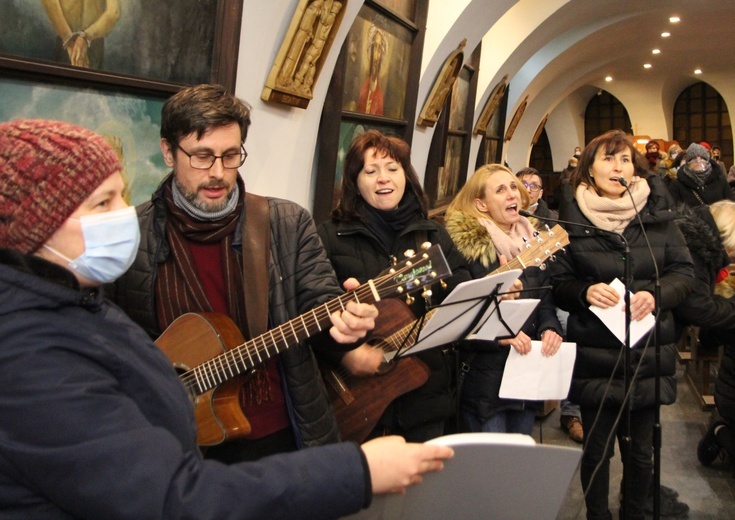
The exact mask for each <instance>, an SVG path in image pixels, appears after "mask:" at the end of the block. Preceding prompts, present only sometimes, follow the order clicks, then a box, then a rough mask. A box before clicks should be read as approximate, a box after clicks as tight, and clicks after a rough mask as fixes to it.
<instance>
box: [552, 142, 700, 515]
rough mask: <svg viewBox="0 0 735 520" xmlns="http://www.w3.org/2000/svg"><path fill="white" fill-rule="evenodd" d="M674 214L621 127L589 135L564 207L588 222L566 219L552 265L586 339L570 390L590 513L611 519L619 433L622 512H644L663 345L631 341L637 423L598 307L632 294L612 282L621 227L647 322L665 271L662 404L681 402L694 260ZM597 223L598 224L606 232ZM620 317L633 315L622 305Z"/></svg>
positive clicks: (635, 294) (619, 258) (560, 298)
mask: <svg viewBox="0 0 735 520" xmlns="http://www.w3.org/2000/svg"><path fill="white" fill-rule="evenodd" d="M621 179H624V183H621V182H620V180H621ZM623 184H626V185H627V186H628V188H627V189H626V187H625V186H624V185H623ZM628 189H629V190H630V191H629V192H628ZM636 213H638V215H636ZM675 216H676V212H675V211H673V207H672V205H671V200H670V197H669V196H668V194H667V193H666V188H665V186H664V184H663V180H662V179H661V178H660V177H659V176H658V175H654V174H651V172H650V170H648V168H647V164H646V160H645V158H644V157H643V156H642V154H641V153H640V152H638V151H637V150H636V148H635V145H634V144H633V142H632V141H631V140H630V138H629V136H627V135H626V134H625V133H623V132H621V131H619V130H613V131H610V132H607V133H605V134H603V135H601V136H598V137H596V138H595V139H593V140H592V141H590V143H589V144H588V145H587V147H586V148H585V150H584V152H582V157H581V158H580V161H579V167H578V168H577V170H576V171H575V173H574V175H573V177H572V182H571V185H570V186H568V187H567V189H565V191H564V198H563V200H562V205H561V206H560V208H559V217H560V219H563V220H565V221H568V222H571V223H573V224H576V223H579V224H583V225H585V226H586V227H585V228H578V227H576V226H574V225H573V224H569V225H567V226H566V230H567V231H568V233H569V238H570V243H569V246H568V247H566V248H565V252H563V253H561V254H559V255H557V257H556V262H552V263H551V264H550V266H549V270H550V274H551V284H552V286H553V296H554V301H555V302H556V305H557V306H559V307H560V308H561V309H563V310H565V311H567V312H569V318H568V320H567V336H566V337H567V341H570V342H575V343H576V344H577V358H576V361H575V365H574V373H573V375H572V384H571V388H570V390H569V398H570V399H571V400H573V401H574V402H576V403H578V404H579V406H580V409H581V412H582V422H583V423H584V425H585V432H584V435H585V438H584V454H583V455H582V463H581V466H580V477H581V481H582V488H583V489H584V492H585V503H586V506H587V518H588V519H590V520H592V519H612V514H611V512H610V509H609V492H610V482H609V480H610V459H611V458H612V456H613V451H614V440H615V438H616V437H617V439H618V441H619V445H620V453H621V454H622V455H623V457H622V458H623V461H624V465H623V479H624V481H625V486H624V495H626V496H624V500H623V501H622V503H621V514H620V517H621V518H626V519H643V518H645V512H644V509H645V507H646V495H647V492H648V489H649V483H650V481H651V479H652V472H653V460H652V457H653V431H654V422H655V417H656V409H655V405H656V393H655V390H654V389H655V377H654V375H655V365H656V349H654V348H653V344H649V345H648V346H646V344H647V343H648V339H649V338H650V334H649V335H647V336H646V337H644V338H642V339H641V341H639V342H638V343H637V344H636V345H631V347H634V348H631V349H630V357H629V359H628V361H629V365H628V366H627V368H626V371H627V373H628V374H633V373H634V372H635V377H634V378H632V379H631V380H629V383H630V395H629V400H627V403H628V405H629V409H630V421H627V420H626V419H624V418H621V419H620V420H618V416H619V414H620V413H621V410H622V409H623V407H624V404H625V403H626V391H625V390H626V388H625V385H624V370H623V367H622V363H624V361H623V351H624V349H625V346H624V344H623V343H622V342H621V341H620V340H619V339H618V338H617V337H616V336H615V335H614V334H613V333H612V332H611V331H610V330H609V329H608V327H607V326H606V324H605V323H603V322H602V321H601V320H600V319H599V318H598V317H597V315H596V314H595V313H593V312H592V308H593V307H598V308H600V309H609V308H611V307H613V306H615V305H617V304H618V303H619V302H620V301H621V299H624V295H623V294H620V293H619V292H618V291H617V290H616V289H615V288H614V287H613V286H611V282H612V281H613V280H615V279H618V280H620V281H625V279H626V277H625V274H626V272H625V271H626V266H625V262H624V261H623V257H624V253H625V242H623V240H622V239H621V238H620V237H617V236H616V234H620V235H622V236H623V237H625V239H626V241H627V243H628V244H629V246H630V254H629V258H630V264H629V265H630V269H631V273H630V274H631V281H630V282H629V284H628V290H629V291H630V293H631V295H630V317H631V320H632V321H639V320H641V319H643V318H644V317H646V316H648V315H649V314H650V313H651V312H653V311H654V307H655V303H656V302H655V300H654V292H655V286H656V284H655V283H654V280H655V278H656V275H657V274H658V281H659V283H660V289H661V299H660V301H659V302H658V305H659V311H658V318H659V320H660V333H659V335H658V341H659V343H660V354H661V357H660V360H661V365H660V366H661V378H660V382H661V392H660V394H659V397H660V403H661V404H671V403H673V402H674V400H675V399H676V341H677V340H678V337H677V336H676V330H675V324H674V320H673V317H672V309H674V308H675V307H676V306H677V305H678V304H680V303H681V302H683V301H684V300H685V299H686V298H687V296H688V295H689V293H690V291H691V289H692V287H693V283H694V273H693V268H692V259H691V256H690V255H689V251H688V249H687V246H686V242H685V241H684V238H683V237H682V234H681V232H680V231H679V230H678V228H677V226H676V223H675V221H674V218H675ZM638 217H640V219H639V218H638ZM641 227H643V230H645V235H644V233H643V230H642V229H641ZM590 228H598V229H599V232H598V231H597V230H595V229H590ZM649 243H650V247H651V249H649ZM651 255H654V258H652V257H651ZM654 261H655V262H656V266H655V267H654V264H653V262H654ZM616 312H618V311H616ZM619 319H620V320H621V321H623V320H624V316H623V312H622V311H620V318H619Z"/></svg>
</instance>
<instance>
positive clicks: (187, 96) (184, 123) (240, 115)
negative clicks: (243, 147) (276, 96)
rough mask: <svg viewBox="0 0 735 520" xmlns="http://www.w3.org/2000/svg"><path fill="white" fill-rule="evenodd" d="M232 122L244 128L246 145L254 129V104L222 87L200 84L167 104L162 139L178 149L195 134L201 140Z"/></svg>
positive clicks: (162, 119) (243, 139)
mask: <svg viewBox="0 0 735 520" xmlns="http://www.w3.org/2000/svg"><path fill="white" fill-rule="evenodd" d="M230 123H237V124H238V125H239V126H240V135H241V139H242V140H241V143H244V142H245V138H246V137H247V135H248V127H249V126H250V105H248V104H247V103H246V102H244V101H242V100H241V99H238V98H237V97H235V96H234V95H232V94H230V93H229V92H228V91H227V89H225V88H224V87H223V86H222V85H196V86H193V87H187V88H184V89H182V90H180V91H179V92H177V93H176V94H174V95H173V96H171V97H170V98H168V99H167V100H166V102H165V103H164V104H163V109H162V110H161V137H162V138H163V139H165V140H166V141H168V143H169V144H170V145H171V146H172V147H173V148H175V147H176V146H178V144H179V141H180V140H181V139H183V138H185V137H186V136H187V135H189V134H191V133H193V132H196V135H197V139H201V138H202V136H203V135H204V132H206V131H207V130H208V129H209V128H212V127H218V126H226V125H229V124H230Z"/></svg>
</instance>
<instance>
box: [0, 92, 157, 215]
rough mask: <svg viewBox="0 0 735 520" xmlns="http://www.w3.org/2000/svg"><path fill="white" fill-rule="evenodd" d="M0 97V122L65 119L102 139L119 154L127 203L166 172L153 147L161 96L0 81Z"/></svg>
mask: <svg viewBox="0 0 735 520" xmlns="http://www.w3.org/2000/svg"><path fill="white" fill-rule="evenodd" d="M0 99H2V100H3V102H2V103H0V121H11V120H13V119H19V118H43V119H53V120H59V121H66V122H69V123H73V124H76V125H79V126H83V127H85V128H88V129H90V130H92V131H94V132H97V133H98V134H101V135H102V136H104V137H105V138H107V139H108V141H109V142H111V143H112V144H113V148H115V149H116V150H117V151H118V155H121V158H122V163H123V167H124V175H125V180H126V183H127V186H128V190H129V193H130V203H131V204H134V205H137V204H140V203H142V202H144V201H146V200H149V199H150V196H151V194H152V193H153V191H154V190H155V189H156V187H157V186H158V184H159V183H160V182H161V180H162V179H163V177H165V175H166V174H167V173H168V168H167V167H166V164H165V163H164V162H163V157H162V155H161V149H160V147H159V142H160V133H159V132H160V128H161V107H162V106H163V102H164V101H165V97H162V96H160V95H152V96H136V95H132V94H126V93H123V92H116V91H108V90H101V89H93V88H82V89H80V88H74V87H69V86H64V85H58V84H54V83H50V82H40V81H34V80H28V79H24V78H2V79H0ZM80 107H84V108H83V109H81V108H80Z"/></svg>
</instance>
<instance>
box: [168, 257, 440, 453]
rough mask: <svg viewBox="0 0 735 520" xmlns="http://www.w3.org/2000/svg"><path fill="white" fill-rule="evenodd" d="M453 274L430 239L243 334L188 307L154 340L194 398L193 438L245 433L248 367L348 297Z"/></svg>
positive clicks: (384, 293)
mask: <svg viewBox="0 0 735 520" xmlns="http://www.w3.org/2000/svg"><path fill="white" fill-rule="evenodd" d="M451 274H452V271H451V269H450V268H449V266H448V265H447V261H446V259H445V258H444V254H443V253H442V250H441V248H440V246H438V245H434V246H431V247H429V248H428V249H426V250H425V251H421V252H419V253H418V254H416V255H414V256H413V257H411V258H407V259H405V260H404V261H403V262H401V263H397V264H396V265H394V266H392V267H390V268H389V269H387V270H386V271H384V272H383V273H381V274H380V275H378V276H377V277H376V278H374V279H372V280H368V282H367V283H365V284H363V285H361V286H360V287H358V288H356V289H354V290H352V291H348V292H346V293H345V294H343V295H341V296H338V297H337V298H334V299H332V300H330V301H328V302H325V303H322V304H321V305H319V306H318V307H316V308H314V309H312V310H311V311H309V312H307V313H304V314H302V315H300V316H298V317H296V318H293V319H292V320H289V321H287V322H286V323H283V324H282V325H279V326H278V327H276V328H275V329H272V330H270V331H268V332H266V333H264V334H261V335H260V336H258V337H255V338H253V339H250V340H247V341H246V340H245V339H244V338H243V336H242V333H241V332H240V330H239V329H238V327H237V325H235V324H234V322H233V321H232V320H231V319H230V318H229V317H227V316H225V315H222V314H217V313H187V314H184V315H182V316H180V317H179V318H177V319H176V320H174V322H173V323H171V325H169V327H168V328H166V330H165V331H164V332H163V334H161V336H159V338H158V339H157V340H156V342H155V343H156V345H158V347H159V348H160V349H161V350H162V351H163V352H164V353H165V354H166V356H167V357H168V358H169V360H170V361H171V362H172V363H173V365H174V367H175V368H176V369H177V371H178V372H179V377H180V379H181V381H182V383H183V384H184V386H185V387H186V389H187V391H188V392H189V394H190V395H191V397H192V400H193V402H194V406H195V409H194V415H195V418H196V423H197V442H198V444H199V445H200V446H213V445H217V444H220V443H222V442H224V441H226V440H231V439H235V438H238V437H245V436H247V435H249V434H250V431H251V428H250V423H249V422H248V420H247V418H246V417H245V415H244V414H243V412H242V408H241V407H240V402H239V398H238V396H239V392H240V388H241V387H242V385H243V384H244V382H245V377H246V376H247V375H248V374H249V372H250V371H251V369H253V368H255V367H256V366H258V365H260V364H261V363H264V362H265V361H266V360H268V359H269V358H271V357H272V356H275V355H277V354H278V353H279V352H281V351H282V350H285V349H288V348H290V347H292V346H294V345H296V344H298V343H300V342H302V341H304V340H305V339H307V338H309V337H311V336H312V335H314V334H317V333H319V332H321V331H322V330H327V329H329V328H330V327H331V321H330V320H329V315H330V314H332V313H333V312H337V311H340V310H343V309H344V308H345V305H346V304H347V303H348V302H350V301H356V302H358V303H375V302H378V301H380V300H382V299H383V298H389V297H391V296H398V295H402V294H409V293H412V292H414V291H416V290H418V289H420V288H422V287H425V286H428V285H430V284H432V283H434V282H437V281H439V280H441V279H443V278H446V277H447V276H450V275H451Z"/></svg>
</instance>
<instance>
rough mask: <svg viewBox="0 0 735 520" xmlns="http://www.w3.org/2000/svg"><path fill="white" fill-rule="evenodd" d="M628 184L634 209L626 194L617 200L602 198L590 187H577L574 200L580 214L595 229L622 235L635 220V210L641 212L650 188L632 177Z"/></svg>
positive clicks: (645, 183) (585, 185)
mask: <svg viewBox="0 0 735 520" xmlns="http://www.w3.org/2000/svg"><path fill="white" fill-rule="evenodd" d="M629 184H630V193H631V195H633V200H634V201H635V207H634V206H633V202H632V201H631V200H630V197H629V196H628V195H626V194H623V196H622V197H620V198H617V199H610V198H607V197H602V196H600V195H598V194H597V192H595V190H594V188H592V186H589V185H587V184H585V183H581V184H580V185H579V186H577V191H576V192H575V194H574V198H575V199H576V200H577V204H579V209H580V210H581V211H582V214H583V215H584V216H585V217H587V218H588V219H590V222H592V223H593V224H594V225H595V226H596V227H598V228H600V229H605V230H607V231H612V232H614V233H622V232H623V230H624V229H625V227H626V226H627V225H628V224H629V223H630V221H631V220H633V219H634V218H635V213H636V211H635V208H638V211H640V210H642V209H643V207H644V206H645V205H646V202H647V200H648V196H649V195H650V194H651V188H650V186H649V185H648V183H647V182H646V181H645V180H644V179H641V178H640V177H633V179H631V181H630V183H629Z"/></svg>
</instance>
